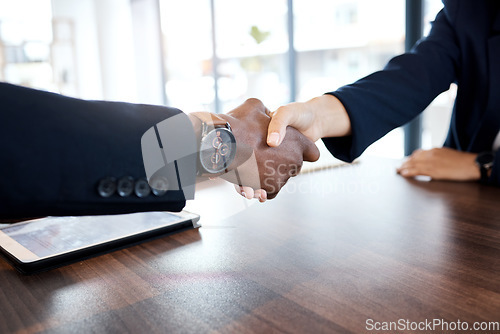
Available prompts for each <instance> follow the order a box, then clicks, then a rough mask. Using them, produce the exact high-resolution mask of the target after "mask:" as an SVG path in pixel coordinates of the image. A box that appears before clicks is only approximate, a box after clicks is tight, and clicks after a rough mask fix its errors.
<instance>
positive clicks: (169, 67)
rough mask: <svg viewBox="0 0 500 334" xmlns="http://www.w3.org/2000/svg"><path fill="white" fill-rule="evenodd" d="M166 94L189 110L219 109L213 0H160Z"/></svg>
mask: <svg viewBox="0 0 500 334" xmlns="http://www.w3.org/2000/svg"><path fill="white" fill-rule="evenodd" d="M160 13H161V25H162V32H163V41H164V55H165V70H166V75H165V76H166V95H167V100H168V101H167V102H168V104H169V105H171V106H175V107H176V108H180V109H181V110H183V111H185V112H191V111H199V110H207V111H211V112H215V107H214V106H215V103H214V96H215V95H214V79H213V69H212V36H211V35H212V33H211V31H212V28H211V27H212V23H211V19H210V0H183V1H172V0H160Z"/></svg>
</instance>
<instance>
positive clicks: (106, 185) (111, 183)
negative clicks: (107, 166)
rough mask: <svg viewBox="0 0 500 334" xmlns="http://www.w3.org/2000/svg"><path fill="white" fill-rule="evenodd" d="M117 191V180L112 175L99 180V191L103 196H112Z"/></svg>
mask: <svg viewBox="0 0 500 334" xmlns="http://www.w3.org/2000/svg"><path fill="white" fill-rule="evenodd" d="M115 191H116V180H115V179H114V178H112V177H106V178H104V179H101V180H100V181H99V184H98V185H97V192H98V193H99V195H100V196H101V197H104V198H106V197H110V196H111V195H113V194H114V193H115Z"/></svg>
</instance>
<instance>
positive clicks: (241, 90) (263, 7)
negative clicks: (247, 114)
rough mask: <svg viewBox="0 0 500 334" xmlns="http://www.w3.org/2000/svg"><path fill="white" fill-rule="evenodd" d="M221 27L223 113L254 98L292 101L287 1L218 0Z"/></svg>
mask: <svg viewBox="0 0 500 334" xmlns="http://www.w3.org/2000/svg"><path fill="white" fill-rule="evenodd" d="M215 23H216V26H215V29H216V44H217V57H218V58H219V64H218V69H217V70H218V74H219V80H218V84H219V98H220V101H221V109H222V111H223V112H226V111H228V110H230V109H232V108H234V107H235V106H237V105H239V104H241V103H242V102H243V101H244V100H245V99H246V98H248V97H256V98H259V99H261V100H262V101H263V102H264V104H265V105H266V106H267V107H268V108H270V109H274V108H277V107H278V106H279V105H281V104H284V103H287V102H289V84H288V80H289V79H288V78H289V77H288V58H287V51H288V32H287V2H286V1H285V0H274V1H266V0H254V1H234V0H215Z"/></svg>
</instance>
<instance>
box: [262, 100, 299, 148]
mask: <svg viewBox="0 0 500 334" xmlns="http://www.w3.org/2000/svg"><path fill="white" fill-rule="evenodd" d="M294 112H295V111H294V109H293V108H287V107H280V108H278V110H276V111H274V112H272V113H271V116H272V118H271V122H270V123H269V126H268V130H267V145H269V146H279V145H280V144H281V143H282V142H283V139H284V138H285V134H286V127H287V126H288V125H290V124H291V123H292V118H293V117H294V115H293V114H294Z"/></svg>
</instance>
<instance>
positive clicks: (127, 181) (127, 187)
mask: <svg viewBox="0 0 500 334" xmlns="http://www.w3.org/2000/svg"><path fill="white" fill-rule="evenodd" d="M117 187H118V189H117V190H118V195H120V196H121V197H128V196H130V195H131V194H132V193H133V192H134V178H133V177H131V176H125V177H122V178H121V179H119V180H118V186H117Z"/></svg>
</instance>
